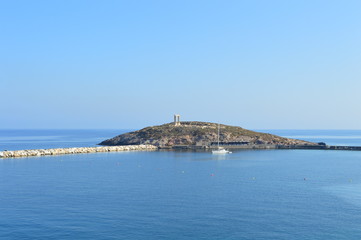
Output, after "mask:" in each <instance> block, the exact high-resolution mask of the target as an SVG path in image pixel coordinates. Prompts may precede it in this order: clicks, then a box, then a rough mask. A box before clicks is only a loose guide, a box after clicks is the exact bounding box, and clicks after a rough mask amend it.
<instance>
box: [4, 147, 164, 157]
mask: <svg viewBox="0 0 361 240" xmlns="http://www.w3.org/2000/svg"><path fill="white" fill-rule="evenodd" d="M157 149H158V147H156V146H154V145H149V144H148V145H146V144H142V145H132V146H113V147H80V148H53V149H34V150H16V151H2V152H0V158H14V157H35V156H48V155H63V154H79V153H98V152H123V151H154V150H157Z"/></svg>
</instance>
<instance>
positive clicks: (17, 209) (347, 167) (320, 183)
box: [0, 130, 361, 240]
mask: <svg viewBox="0 0 361 240" xmlns="http://www.w3.org/2000/svg"><path fill="white" fill-rule="evenodd" d="M121 132H124V130H118V131H117V130H106V131H103V130H81V131H80V130H79V131H74V130H71V131H63V130H56V131H54V130H43V132H39V131H33V132H31V131H24V130H23V131H10V130H7V131H0V150H4V149H8V150H12V149H24V148H50V147H70V146H93V145H95V144H96V143H98V142H100V141H101V140H103V137H104V139H105V138H108V137H111V136H114V135H116V134H118V133H121ZM268 132H271V133H275V134H279V135H282V136H288V137H295V136H297V137H298V138H300V139H305V140H311V139H313V141H317V142H319V141H323V142H326V143H328V144H347V145H361V144H359V143H360V142H361V141H360V140H361V137H359V136H361V131H325V130H322V131H318V130H312V131H311V130H309V131H304V130H302V131H301V130H270V131H268ZM360 237H361V152H357V151H325V150H241V151H234V152H233V154H230V155H226V156H213V155H212V154H211V153H209V152H177V151H157V152H119V153H97V154H79V155H61V156H48V157H30V158H16V159H2V160H0V239H151V240H152V239H207V240H210V239H267V240H268V239H285V240H286V239H287V240H289V239H296V240H297V239H315V240H317V239H327V240H329V239H331V240H332V239H335V240H336V239H337V240H340V239H348V240H352V239H360Z"/></svg>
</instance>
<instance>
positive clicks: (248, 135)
mask: <svg viewBox="0 0 361 240" xmlns="http://www.w3.org/2000/svg"><path fill="white" fill-rule="evenodd" d="M219 127H220V135H219V140H220V144H221V145H222V146H227V147H228V148H301V147H302V148H303V147H305V148H312V147H315V146H319V144H317V143H313V142H307V141H303V140H297V139H290V138H284V137H280V136H276V135H272V134H268V133H261V132H255V131H251V130H247V129H244V128H241V127H236V126H228V125H224V124H219ZM217 138H218V124H217V123H209V122H198V121H187V122H185V121H182V122H180V121H179V120H178V121H177V120H175V122H172V123H167V124H163V125H159V126H152V127H146V128H143V129H141V130H138V131H134V132H129V133H125V134H121V135H118V136H116V137H113V138H111V139H108V140H105V141H103V142H101V143H99V145H105V146H117V145H136V144H150V145H154V146H157V147H159V148H211V147H212V146H216V145H217Z"/></svg>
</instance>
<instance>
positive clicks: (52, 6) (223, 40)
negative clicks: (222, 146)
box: [0, 0, 361, 129]
mask: <svg viewBox="0 0 361 240" xmlns="http://www.w3.org/2000/svg"><path fill="white" fill-rule="evenodd" d="M360 12H361V1H358V0H355V1H352V0H348V1H341V0H339V1H332V0H325V1H318V0H309V1H304V0H299V1H289V0H284V1H274V0H272V1H269V0H264V1H259V0H256V1H251V0H247V1H241V0H237V1H224V0H220V1H210V0H207V1H196V0H190V1H185V0H179V1H175V0H174V1H169V0H165V1H157V0H154V1H150V0H147V1H109V0H108V1H100V0H99V1H90V0H84V1H80V0H76V1H74V0H69V1H65V0H58V1H57V0H54V1H48V0H46V1H37V0H32V1H17V0H12V1H1V2H0V22H1V24H0V33H1V37H0V84H1V85H0V88H1V92H0V107H1V112H0V128H2V129H7V128H120V129H124V128H139V127H143V126H148V125H156V124H161V123H164V122H170V121H172V115H173V114H174V113H179V114H181V116H182V120H200V121H211V122H222V123H226V124H232V125H239V126H242V127H245V128H251V129H272V128H273V129H361V111H360V110H361V107H360V104H361V94H360V91H361V14H360Z"/></svg>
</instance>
